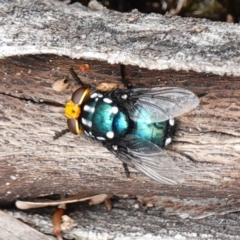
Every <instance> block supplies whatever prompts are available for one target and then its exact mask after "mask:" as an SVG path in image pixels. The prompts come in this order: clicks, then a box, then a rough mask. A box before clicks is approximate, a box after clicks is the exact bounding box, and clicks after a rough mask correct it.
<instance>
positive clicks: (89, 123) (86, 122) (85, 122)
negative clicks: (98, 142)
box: [81, 118, 92, 127]
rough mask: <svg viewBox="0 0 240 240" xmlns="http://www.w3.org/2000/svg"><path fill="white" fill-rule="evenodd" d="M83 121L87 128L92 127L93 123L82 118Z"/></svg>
mask: <svg viewBox="0 0 240 240" xmlns="http://www.w3.org/2000/svg"><path fill="white" fill-rule="evenodd" d="M81 120H82V123H83V124H84V125H85V126H88V127H92V122H90V121H88V120H87V119H85V118H81Z"/></svg>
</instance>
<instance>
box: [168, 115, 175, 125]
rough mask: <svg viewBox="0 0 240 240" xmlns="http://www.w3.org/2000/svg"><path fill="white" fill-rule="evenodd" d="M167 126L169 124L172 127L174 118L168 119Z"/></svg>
mask: <svg viewBox="0 0 240 240" xmlns="http://www.w3.org/2000/svg"><path fill="white" fill-rule="evenodd" d="M169 124H170V125H171V126H173V125H174V124H175V120H174V118H172V117H170V118H169Z"/></svg>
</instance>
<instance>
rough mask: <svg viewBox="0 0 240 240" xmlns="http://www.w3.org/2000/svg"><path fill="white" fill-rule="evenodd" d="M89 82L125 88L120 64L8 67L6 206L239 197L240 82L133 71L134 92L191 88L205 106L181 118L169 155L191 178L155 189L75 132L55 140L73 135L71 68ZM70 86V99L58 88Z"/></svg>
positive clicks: (2, 89) (36, 60) (42, 58)
mask: <svg viewBox="0 0 240 240" xmlns="http://www.w3.org/2000/svg"><path fill="white" fill-rule="evenodd" d="M82 63H88V64H89V66H90V70H89V72H87V73H79V76H81V78H82V80H83V81H84V82H86V83H89V84H92V85H93V86H97V85H98V84H100V83H102V82H111V83H118V84H119V87H121V88H122V87H123V86H122V84H121V82H120V79H121V78H120V71H119V65H108V64H106V63H104V62H98V61H87V60H72V59H69V58H67V57H58V56H54V55H37V56H24V57H11V58H6V59H4V60H1V64H0V66H1V68H0V74H1V75H2V76H4V77H3V79H2V80H1V84H0V94H1V95H0V96H1V98H0V99H1V102H0V104H1V108H0V109H1V118H0V119H1V121H0V130H1V131H0V134H1V145H0V151H1V155H0V179H1V182H2V183H3V184H1V186H0V196H1V200H2V201H5V200H13V199H16V198H24V197H27V196H30V197H34V196H39V195H47V194H53V193H68V194H73V193H78V192H91V193H113V194H116V193H124V194H130V195H144V196H153V195H160V196H161V195H165V196H173V197H180V198H184V197H192V198H194V197H200V198H212V197H218V198H220V199H221V198H223V197H224V198H225V197H226V196H230V195H231V197H232V198H234V196H235V197H237V196H238V195H239V193H240V189H239V185H238V179H239V168H240V165H239V157H240V151H239V150H240V140H239V136H240V129H239V120H240V111H239V109H240V104H239V98H240V79H239V78H234V77H220V76H216V75H209V74H199V73H195V72H184V71H178V72H177V71H150V70H147V69H140V68H137V67H131V66H126V76H127V77H128V79H129V80H130V81H131V82H132V83H133V85H134V86H178V87H183V88H187V89H190V90H191V91H193V92H194V93H196V94H197V95H198V96H199V98H200V101H201V102H200V105H199V106H198V107H197V108H196V109H195V110H193V111H191V112H189V113H187V114H185V115H183V116H180V117H179V118H177V131H176V136H175V138H174V141H173V143H172V144H171V145H170V146H169V147H168V148H167V150H166V151H167V153H168V154H169V155H171V156H172V157H173V158H174V160H175V162H176V164H177V165H178V166H180V167H181V168H182V169H183V170H184V171H185V182H184V183H183V184H182V185H180V186H179V185H178V186H174V187H172V186H171V187H169V186H167V185H161V184H159V183H157V182H154V181H152V180H150V179H148V178H147V177H145V176H143V175H142V174H140V173H138V172H137V171H135V170H134V169H131V178H129V179H126V177H125V174H124V169H123V167H122V164H121V162H120V161H119V160H117V159H116V158H115V157H114V156H113V155H112V154H110V153H109V152H108V151H107V150H106V149H104V148H103V147H102V146H101V145H99V144H96V143H95V142H92V141H89V140H88V139H86V138H85V137H84V136H81V137H78V136H74V135H72V134H70V133H67V134H66V135H64V136H62V137H61V138H59V139H57V140H53V136H54V134H55V133H56V132H58V131H61V130H62V129H65V128H66V120H65V117H64V114H63V107H64V104H65V102H66V100H67V99H69V98H70V96H71V93H72V91H73V90H74V89H76V88H77V84H76V83H75V82H74V81H73V80H72V79H71V76H70V74H69V68H70V67H73V68H74V69H75V70H76V71H77V70H78V68H79V65H80V64H82ZM61 79H68V81H69V83H70V87H69V88H68V89H67V90H65V91H63V92H56V91H54V90H53V89H52V85H53V84H54V82H56V81H59V80H61Z"/></svg>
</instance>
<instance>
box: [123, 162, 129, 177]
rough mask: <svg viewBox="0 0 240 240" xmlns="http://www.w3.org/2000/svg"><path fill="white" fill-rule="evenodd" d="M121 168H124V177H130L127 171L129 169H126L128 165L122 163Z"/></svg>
mask: <svg viewBox="0 0 240 240" xmlns="http://www.w3.org/2000/svg"><path fill="white" fill-rule="evenodd" d="M123 168H124V171H125V174H126V177H127V178H130V172H129V169H128V165H127V164H126V163H123Z"/></svg>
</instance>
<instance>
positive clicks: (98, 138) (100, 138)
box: [96, 137, 106, 141]
mask: <svg viewBox="0 0 240 240" xmlns="http://www.w3.org/2000/svg"><path fill="white" fill-rule="evenodd" d="M96 139H97V140H100V141H104V140H106V138H104V137H96Z"/></svg>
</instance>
